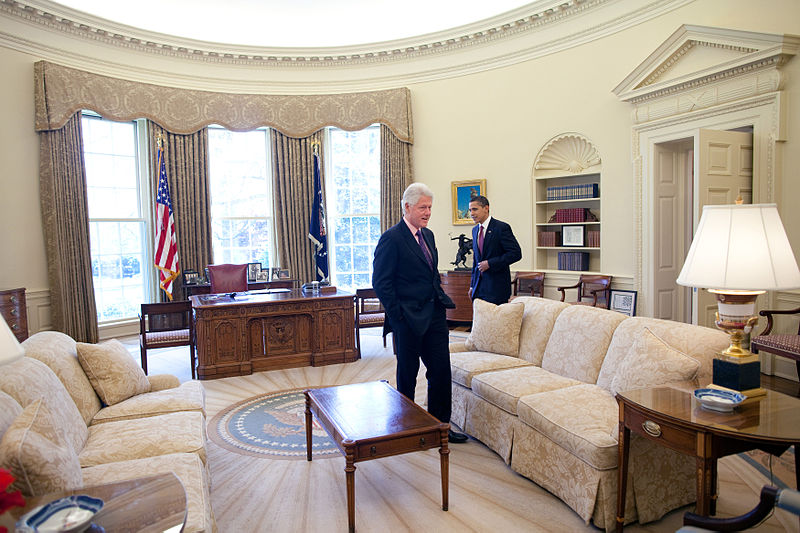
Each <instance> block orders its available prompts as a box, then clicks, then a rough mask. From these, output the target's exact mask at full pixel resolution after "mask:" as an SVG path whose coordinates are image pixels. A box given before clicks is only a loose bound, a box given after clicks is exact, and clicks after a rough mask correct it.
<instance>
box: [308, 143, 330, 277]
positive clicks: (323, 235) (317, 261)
mask: <svg viewBox="0 0 800 533" xmlns="http://www.w3.org/2000/svg"><path fill="white" fill-rule="evenodd" d="M308 238H309V239H311V242H312V244H313V248H314V265H315V267H316V271H317V281H328V230H327V225H326V221H325V201H324V198H323V197H322V181H321V179H320V172H319V155H317V153H316V152H314V203H313V204H312V205H311V221H310V223H309V233H308Z"/></svg>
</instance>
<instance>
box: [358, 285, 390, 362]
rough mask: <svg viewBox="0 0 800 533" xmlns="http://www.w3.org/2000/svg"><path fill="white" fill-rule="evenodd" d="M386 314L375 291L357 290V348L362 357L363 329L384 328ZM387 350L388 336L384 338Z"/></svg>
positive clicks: (384, 345) (370, 289)
mask: <svg viewBox="0 0 800 533" xmlns="http://www.w3.org/2000/svg"><path fill="white" fill-rule="evenodd" d="M385 320H386V313H385V311H384V309H383V304H381V301H380V300H379V299H378V295H377V294H376V293H375V289H372V288H369V289H356V347H357V348H358V354H359V357H360V356H361V328H376V327H379V326H380V327H383V323H384V321H385ZM383 347H384V348H386V335H384V336H383Z"/></svg>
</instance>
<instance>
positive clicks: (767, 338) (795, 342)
mask: <svg viewBox="0 0 800 533" xmlns="http://www.w3.org/2000/svg"><path fill="white" fill-rule="evenodd" d="M759 314H760V315H761V316H765V317H767V327H766V328H764V331H762V332H761V335H758V336H756V337H753V338H752V339H751V340H750V349H751V350H752V351H753V353H758V351H759V350H764V351H765V352H769V353H774V354H775V355H780V356H781V357H788V358H789V359H794V361H795V364H796V365H797V375H798V377H800V325H798V327H797V334H796V335H793V334H791V333H789V334H773V335H770V332H771V331H772V327H773V326H774V319H773V318H772V317H773V316H774V315H796V314H800V307H798V308H797V309H783V310H767V309H764V310H763V311H761V312H760V313H759Z"/></svg>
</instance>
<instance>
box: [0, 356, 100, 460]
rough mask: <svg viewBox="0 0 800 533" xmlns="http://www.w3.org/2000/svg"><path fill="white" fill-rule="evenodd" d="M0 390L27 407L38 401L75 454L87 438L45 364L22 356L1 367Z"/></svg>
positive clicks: (65, 394) (77, 414) (66, 395)
mask: <svg viewBox="0 0 800 533" xmlns="http://www.w3.org/2000/svg"><path fill="white" fill-rule="evenodd" d="M0 390H2V391H3V392H5V393H7V394H8V395H9V396H11V397H12V398H14V399H15V400H16V401H17V403H19V404H20V405H21V406H22V407H27V406H28V405H30V404H32V403H33V402H35V401H36V400H38V399H39V398H43V399H44V404H45V405H46V406H47V410H48V411H49V412H50V414H52V415H53V417H54V418H55V420H57V421H58V423H59V425H60V427H61V429H62V430H63V431H64V434H65V435H66V438H67V442H69V444H70V446H72V449H73V450H75V452H76V453H79V452H80V450H82V449H83V445H84V444H85V443H86V439H87V438H88V437H89V430H88V428H87V427H86V423H85V422H84V421H83V417H82V416H81V413H80V412H79V411H78V408H77V407H76V406H75V402H73V401H72V398H71V397H70V395H69V393H68V392H67V389H65V388H64V385H63V384H62V383H61V381H60V380H59V379H58V377H57V376H56V375H55V373H54V372H53V371H52V370H50V367H48V366H47V365H46V364H44V363H42V362H41V361H38V360H36V359H33V358H31V357H22V358H20V359H18V360H16V361H14V362H13V363H10V364H7V365H4V366H3V369H2V371H0Z"/></svg>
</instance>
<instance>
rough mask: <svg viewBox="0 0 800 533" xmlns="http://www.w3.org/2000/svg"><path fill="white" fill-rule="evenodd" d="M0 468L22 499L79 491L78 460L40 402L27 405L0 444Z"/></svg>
mask: <svg viewBox="0 0 800 533" xmlns="http://www.w3.org/2000/svg"><path fill="white" fill-rule="evenodd" d="M0 464H2V465H4V466H5V467H7V468H8V469H9V471H10V472H11V474H12V475H13V476H14V477H15V478H16V481H14V483H13V487H14V488H15V489H19V490H21V491H22V493H23V494H24V495H25V496H40V495H42V494H47V493H48V492H55V491H60V490H68V489H74V488H78V487H81V486H82V485H83V477H82V475H81V465H80V463H79V462H78V456H77V454H76V453H75V450H73V449H72V446H70V445H69V443H68V442H67V440H66V438H65V436H64V434H63V432H62V431H61V429H60V427H59V425H58V424H57V423H56V420H55V419H54V418H53V415H52V414H51V413H50V411H49V410H48V409H47V406H46V405H45V404H44V400H43V399H42V398H40V399H38V400H36V401H34V402H33V403H30V404H28V406H27V407H25V409H24V410H23V411H22V413H20V414H19V416H17V418H16V419H15V420H14V422H12V423H11V425H10V426H9V427H8V429H7V430H6V432H5V434H4V435H3V439H2V440H0Z"/></svg>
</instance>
